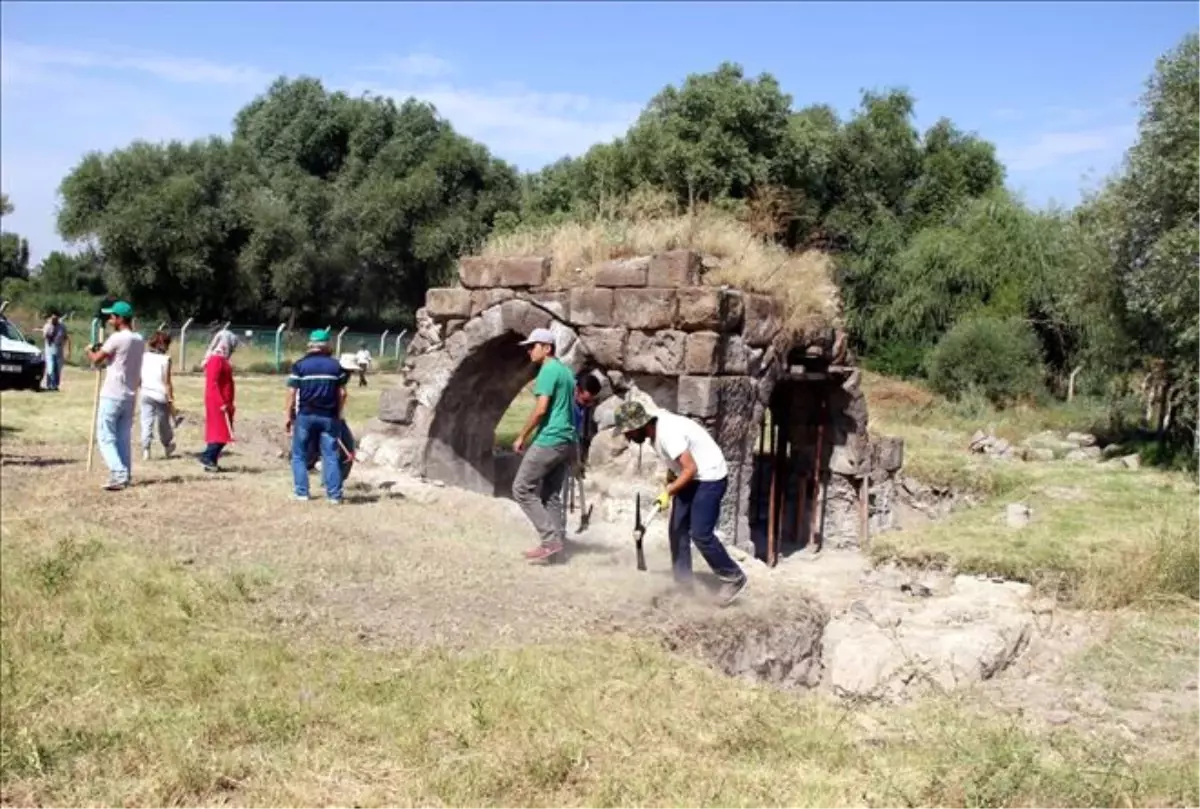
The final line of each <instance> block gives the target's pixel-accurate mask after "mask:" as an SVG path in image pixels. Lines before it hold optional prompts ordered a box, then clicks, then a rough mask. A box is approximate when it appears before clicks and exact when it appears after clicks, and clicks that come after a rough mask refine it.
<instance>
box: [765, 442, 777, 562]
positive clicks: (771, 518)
mask: <svg viewBox="0 0 1200 809" xmlns="http://www.w3.org/2000/svg"><path fill="white" fill-rule="evenodd" d="M778 433H779V426H778V425H776V424H775V420H774V419H772V420H771V447H770V459H771V462H770V463H771V471H770V475H771V486H770V494H769V497H770V500H769V501H768V503H767V564H768V565H769V566H771V567H774V566H775V558H776V556H777V542H776V527H777V523H778V509H777V507H776V505H775V486H776V478H778V477H779V456H778V455H777V454H776V436H777V435H778Z"/></svg>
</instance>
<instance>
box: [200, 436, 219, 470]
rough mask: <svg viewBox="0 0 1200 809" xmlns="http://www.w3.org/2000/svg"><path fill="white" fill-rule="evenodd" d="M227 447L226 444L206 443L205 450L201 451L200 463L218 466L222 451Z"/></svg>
mask: <svg viewBox="0 0 1200 809" xmlns="http://www.w3.org/2000/svg"><path fill="white" fill-rule="evenodd" d="M224 449H225V445H224V444H214V443H211V442H210V443H208V444H205V445H204V452H201V453H200V463H202V464H204V465H205V466H216V465H217V461H218V460H219V459H220V457H221V451H222V450H224Z"/></svg>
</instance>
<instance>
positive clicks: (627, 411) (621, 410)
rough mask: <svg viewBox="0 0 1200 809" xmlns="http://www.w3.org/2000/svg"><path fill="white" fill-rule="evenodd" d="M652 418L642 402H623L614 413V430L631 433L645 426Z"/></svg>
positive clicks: (615, 431)
mask: <svg viewBox="0 0 1200 809" xmlns="http://www.w3.org/2000/svg"><path fill="white" fill-rule="evenodd" d="M652 420H653V416H651V415H650V414H649V413H647V412H646V408H645V407H643V406H642V403H641V402H632V401H630V402H622V403H621V405H620V406H619V407H618V408H617V412H616V413H614V414H613V432H614V433H631V432H633V431H634V430H638V429H640V428H642V427H645V426H646V425H647V424H649V423H650V422H651V421H652Z"/></svg>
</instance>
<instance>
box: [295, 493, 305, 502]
mask: <svg viewBox="0 0 1200 809" xmlns="http://www.w3.org/2000/svg"><path fill="white" fill-rule="evenodd" d="M292 499H293V500H295V501H296V502H297V503H307V502H308V495H306V494H293V495H292Z"/></svg>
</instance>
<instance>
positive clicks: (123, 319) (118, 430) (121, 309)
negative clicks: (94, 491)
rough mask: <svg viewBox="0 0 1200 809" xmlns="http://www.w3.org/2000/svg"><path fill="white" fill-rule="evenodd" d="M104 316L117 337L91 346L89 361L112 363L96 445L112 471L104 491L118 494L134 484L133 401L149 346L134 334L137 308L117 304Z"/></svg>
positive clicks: (102, 391) (106, 376)
mask: <svg viewBox="0 0 1200 809" xmlns="http://www.w3.org/2000/svg"><path fill="white" fill-rule="evenodd" d="M100 313H101V314H104V315H108V325H109V326H110V327H111V328H112V330H113V333H112V334H110V335H109V336H108V339H107V340H105V341H104V344H103V345H101V346H90V347H89V348H88V352H87V357H88V359H89V360H90V361H91V362H92V364H93V365H94V364H96V363H99V362H103V361H105V360H107V361H108V367H107V368H106V369H105V371H104V383H103V385H102V386H101V388H100V403H99V408H98V409H97V412H96V444H97V445H98V446H99V447H100V457H102V458H103V459H104V463H105V464H106V465H107V466H108V470H109V478H108V483H106V484H104V488H105V489H106V490H108V491H110V492H115V491H119V490H121V489H124V488H125V487H126V486H128V485H129V484H130V479H129V469H130V452H131V447H132V444H133V400H134V397H135V396H136V395H137V390H138V386H139V385H140V384H141V379H142V354H143V353H144V352H145V347H146V344H145V341H144V340H143V339H142V335H140V334H138V333H136V332H135V331H133V328H132V323H133V307H132V306H130V305H129V304H128V303H126V302H125V301H117V302H116V303H114V304H113V305H112V306H110V307H108V308H106V309H101V310H100Z"/></svg>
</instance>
